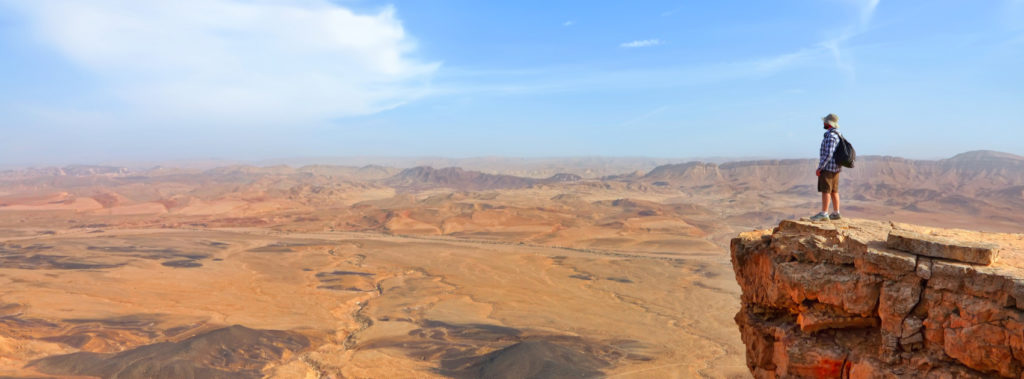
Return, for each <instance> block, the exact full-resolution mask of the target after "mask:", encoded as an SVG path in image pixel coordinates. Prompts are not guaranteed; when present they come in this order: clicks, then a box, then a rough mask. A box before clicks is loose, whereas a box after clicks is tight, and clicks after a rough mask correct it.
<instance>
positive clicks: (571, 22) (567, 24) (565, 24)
mask: <svg viewBox="0 0 1024 379" xmlns="http://www.w3.org/2000/svg"><path fill="white" fill-rule="evenodd" d="M573 25H576V21H573V20H568V21H566V22H563V23H562V26H573Z"/></svg>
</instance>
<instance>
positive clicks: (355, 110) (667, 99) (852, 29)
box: [0, 0, 1024, 166]
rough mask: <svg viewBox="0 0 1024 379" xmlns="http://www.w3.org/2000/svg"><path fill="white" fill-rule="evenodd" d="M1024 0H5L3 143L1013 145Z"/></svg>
mask: <svg viewBox="0 0 1024 379" xmlns="http://www.w3.org/2000/svg"><path fill="white" fill-rule="evenodd" d="M1022 67H1024V0H980V1H942V0H940V1H898V2H897V1H887V0H803V1H772V2H752V1H742V2H741V1H714V2H680V1H644V2H624V1H586V2H582V1H516V2H484V1H445V0H437V1H429V2H428V1H390V2H380V1H334V2H329V1H325V0H290V1H283V0H281V1H277V0H180V1H132V0H88V1H86V0H32V1H24V0H0V114H2V115H4V117H3V120H2V121H0V133H2V135H3V136H4V137H3V138H0V166H17V165H48V164H68V163H105V162H119V163H129V162H132V161H159V160H165V159H166V160H177V159H206V158H221V159H238V160H260V159H271V158H285V157H310V156H352V155H374V156H422V155H432V156H450V157H467V156H490V155H504V156H578V155H605V156H653V157H702V156H704V157H706V156H731V157H785V158H791V157H813V156H814V155H815V154H816V151H817V144H818V142H819V140H820V138H821V129H820V118H821V117H822V116H824V115H825V114H827V113H830V112H834V113H837V114H838V115H839V116H840V125H841V128H840V130H842V131H844V134H845V135H846V136H847V137H848V138H849V139H850V140H851V141H852V142H854V143H855V145H856V146H857V150H858V152H859V153H860V154H879V155H897V156H904V157H910V158H941V157H948V156H951V155H954V154H956V153H959V152H963V151H968V150H976V149H991V150H1000V151H1006V152H1011V153H1016V154H1024V122H1021V120H1022V115H1021V113H1022V112H1021V111H1022V110H1024V106H1022V105H1024V89H1022V88H1024V69H1022Z"/></svg>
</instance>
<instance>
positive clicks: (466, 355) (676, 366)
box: [0, 153, 1024, 378]
mask: <svg viewBox="0 0 1024 379" xmlns="http://www.w3.org/2000/svg"><path fill="white" fill-rule="evenodd" d="M1022 162H1024V159H1022V158H1019V157H1014V156H1004V155H996V154H995V153H987V154H981V155H977V154H975V155H969V156H966V157H959V158H956V159H951V160H946V161H906V160H900V159H896V158H870V159H866V160H865V163H864V164H863V166H861V167H859V168H858V169H856V171H851V172H849V173H848V174H847V175H844V176H842V178H843V180H844V181H843V184H842V185H843V186H844V187H843V188H844V189H845V191H844V196H845V198H844V199H845V202H844V205H845V209H846V211H844V213H845V214H847V215H850V216H856V217H865V218H876V219H883V220H885V219H892V220H895V221H903V222H912V223H915V224H923V225H933V226H946V227H968V228H970V229H975V230H979V229H980V230H989V231H1002V232H1019V225H1021V224H1022V222H1024V216H1022V215H1024V213H1022V212H1021V210H1024V197H1021V192H1020V188H1024V187H1022V186H1024V163H1022ZM813 164H814V163H813V162H811V161H760V162H739V163H729V164H723V165H711V164H700V163H692V164H683V165H667V166H660V167H657V168H654V169H653V170H651V171H650V172H646V173H639V174H638V173H626V174H623V175H618V176H608V177H603V178H585V177H583V176H580V175H575V174H555V175H552V176H546V177H520V176H513V175H497V174H487V173H483V172H476V171H469V170H463V169H445V170H434V169H430V168H425V167H419V168H414V169H408V170H400V169H394V168H382V167H365V168H346V167H332V166H311V167H303V168H289V167H285V166H276V167H267V168H261V167H244V166H243V167H226V168H218V169H213V170H208V171H202V172H200V171H182V170H169V169H167V168H158V169H154V170H149V171H141V172H133V171H131V170H126V169H119V168H97V167H92V168H89V169H88V170H80V169H72V168H66V169H51V170H34V171H33V170H23V171H10V172H5V173H2V174H0V194H2V195H0V376H13V377H47V376H54V377H67V376H79V377H111V376H118V377H264V376H265V377H278V378H304V377H323V378H341V377H397V378H401V377H458V378H476V377H512V378H514V377H563V376H576V377H579V376H582V377H594V376H607V377H623V378H630V377H633V378H648V377H665V378H672V377H677V378H691V377H715V378H721V377H746V376H748V375H749V372H748V370H747V367H746V365H745V363H744V356H743V352H744V346H743V345H742V342H741V341H740V338H739V331H738V329H737V327H736V325H735V323H734V321H733V316H734V315H735V314H736V312H737V311H738V310H739V307H740V303H739V288H738V286H737V284H736V282H735V280H734V277H733V274H732V268H731V267H730V265H729V256H728V250H727V243H728V240H729V239H730V238H732V237H733V236H735V235H736V234H737V233H738V232H741V231H746V230H750V229H752V228H755V227H761V226H767V225H771V224H774V223H777V222H778V220H779V219H783V218H791V217H794V216H806V215H809V214H811V213H813V212H814V208H815V207H816V206H815V203H816V202H817V201H818V197H817V194H816V193H814V191H813V186H812V185H813V183H814V182H813ZM516 170H528V168H523V167H519V166H517V167H516ZM493 172H502V171H501V170H500V168H495V169H494V170H493ZM539 172H542V171H539Z"/></svg>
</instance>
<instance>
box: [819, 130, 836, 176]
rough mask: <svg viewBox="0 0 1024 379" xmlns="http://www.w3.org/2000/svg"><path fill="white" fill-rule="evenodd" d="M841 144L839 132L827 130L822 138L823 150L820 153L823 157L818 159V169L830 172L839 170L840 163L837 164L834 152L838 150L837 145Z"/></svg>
mask: <svg viewBox="0 0 1024 379" xmlns="http://www.w3.org/2000/svg"><path fill="white" fill-rule="evenodd" d="M838 145H839V134H837V133H833V132H832V131H831V130H830V131H827V132H825V138H824V139H822V140H821V150H820V151H819V154H820V155H821V159H820V160H818V169H819V170H822V171H828V172H839V165H838V164H836V160H835V157H834V156H833V154H835V152H836V146H838Z"/></svg>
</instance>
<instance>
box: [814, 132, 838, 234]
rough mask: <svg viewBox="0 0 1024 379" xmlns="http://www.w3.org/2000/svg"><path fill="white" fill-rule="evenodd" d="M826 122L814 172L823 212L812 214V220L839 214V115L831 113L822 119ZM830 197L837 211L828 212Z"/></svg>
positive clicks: (829, 218) (836, 217) (834, 218)
mask: <svg viewBox="0 0 1024 379" xmlns="http://www.w3.org/2000/svg"><path fill="white" fill-rule="evenodd" d="M821 120H822V121H823V122H824V124H825V138H824V139H822V141H821V149H820V150H819V155H820V158H819V159H818V169H817V170H816V171H815V172H814V174H815V175H817V176H818V192H821V212H819V213H818V214H816V215H814V216H811V221H824V220H838V219H839V218H840V216H839V171H840V170H839V165H838V164H836V159H835V152H836V146H838V145H839V131H837V130H836V128H838V127H839V116H836V115H835V114H833V113H829V114H828V116H825V118H823V119H821ZM829 199H831V200H832V209H833V210H835V212H832V213H831V214H829V213H827V212H828V203H829Z"/></svg>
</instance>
